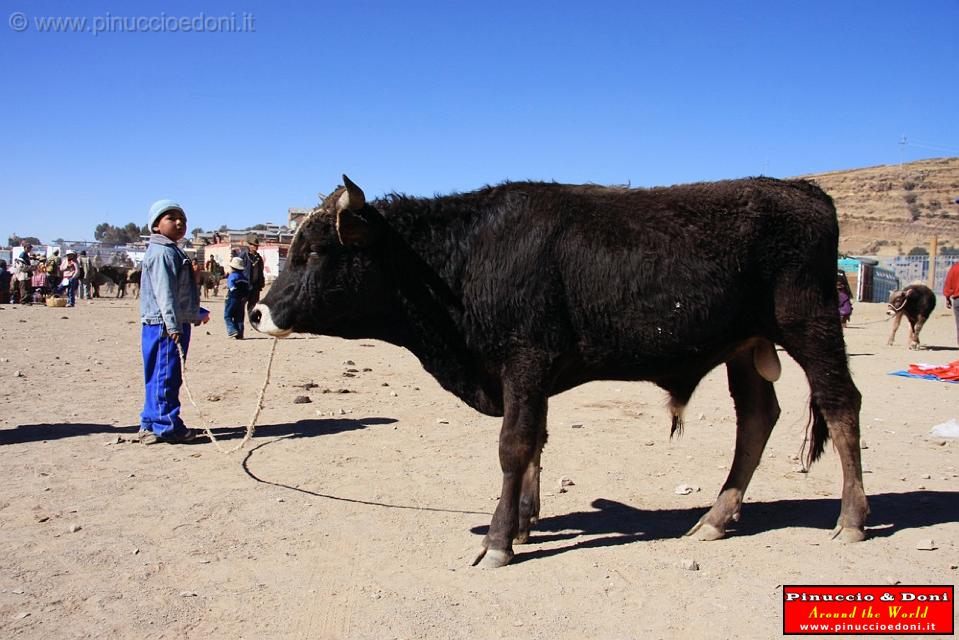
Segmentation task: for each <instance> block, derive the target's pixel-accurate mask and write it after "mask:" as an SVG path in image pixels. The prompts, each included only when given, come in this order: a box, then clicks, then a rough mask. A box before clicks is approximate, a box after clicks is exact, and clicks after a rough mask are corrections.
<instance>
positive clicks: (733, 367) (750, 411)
mask: <svg viewBox="0 0 959 640" xmlns="http://www.w3.org/2000/svg"><path fill="white" fill-rule="evenodd" d="M726 375H727V379H728V382H729V393H730V395H731V396H732V398H733V402H734V404H735V406H736V452H735V454H734V455H733V464H732V467H731V468H730V469H729V476H728V477H727V478H726V483H725V484H724V485H723V488H722V490H721V491H720V493H719V496H718V497H717V498H716V502H715V503H714V504H713V506H712V508H711V509H710V510H709V511H708V512H707V513H706V514H705V515H703V517H702V518H700V519H699V522H697V523H696V524H695V525H694V526H693V528H692V529H690V530H689V531H688V532H687V533H686V535H687V536H691V535H693V534H696V536H697V537H698V538H699V539H700V540H718V539H720V538H723V537H725V535H726V526H727V525H728V524H729V523H730V522H736V521H738V520H739V513H740V509H741V508H742V504H743V495H744V494H745V493H746V488H747V487H748V486H749V481H750V480H751V479H752V477H753V473H754V472H755V471H756V467H757V466H758V465H759V461H760V459H761V458H762V454H763V450H764V449H765V448H766V442H767V441H768V440H769V434H770V433H772V429H773V426H775V424H776V421H777V420H778V419H779V413H780V409H779V402H778V401H777V400H776V391H775V389H774V388H773V383H772V382H769V381H767V380H765V379H764V378H763V377H762V376H761V375H760V374H759V373H758V372H757V370H756V368H755V367H754V365H753V358H752V352H749V353H745V354H739V355H737V356H735V357H733V358H732V359H730V360H729V361H728V362H727V363H726Z"/></svg>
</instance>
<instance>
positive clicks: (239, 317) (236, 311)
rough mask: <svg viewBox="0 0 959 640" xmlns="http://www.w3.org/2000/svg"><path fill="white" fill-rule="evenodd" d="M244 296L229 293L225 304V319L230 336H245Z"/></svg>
mask: <svg viewBox="0 0 959 640" xmlns="http://www.w3.org/2000/svg"><path fill="white" fill-rule="evenodd" d="M243 311H244V308H243V298H239V297H236V296H231V295H230V294H227V296H226V304H225V305H224V306H223V321H224V322H225V323H226V333H227V335H228V336H239V337H240V338H242V337H243Z"/></svg>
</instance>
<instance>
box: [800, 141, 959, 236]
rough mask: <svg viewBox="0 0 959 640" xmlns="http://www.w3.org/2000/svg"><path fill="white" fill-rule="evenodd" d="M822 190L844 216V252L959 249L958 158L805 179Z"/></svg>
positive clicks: (841, 226)
mask: <svg viewBox="0 0 959 640" xmlns="http://www.w3.org/2000/svg"><path fill="white" fill-rule="evenodd" d="M801 177H803V178H806V179H808V180H811V181H813V182H815V183H816V184H818V185H819V186H820V187H822V188H823V189H824V190H825V191H826V192H827V193H828V194H829V195H830V196H832V198H833V200H834V201H835V203H836V209H837V211H838V213H839V249H840V251H843V252H846V253H850V254H875V255H897V254H905V253H908V252H909V251H910V249H912V248H913V247H916V246H919V247H924V248H928V247H929V243H930V241H931V240H932V238H933V236H935V235H938V236H939V246H940V247H943V246H959V205H957V204H956V202H955V201H956V198H959V158H934V159H931V160H920V161H918V162H910V163H907V164H903V165H902V166H900V165H898V164H896V165H883V166H878V167H868V168H865V169H849V170H846V171H830V172H828V173H816V174H810V175H806V176H801Z"/></svg>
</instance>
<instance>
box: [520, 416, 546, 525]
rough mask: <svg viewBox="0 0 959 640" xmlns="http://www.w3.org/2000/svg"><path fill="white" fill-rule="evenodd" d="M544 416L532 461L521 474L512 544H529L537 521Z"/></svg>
mask: <svg viewBox="0 0 959 640" xmlns="http://www.w3.org/2000/svg"><path fill="white" fill-rule="evenodd" d="M545 423H546V416H545V415H544V416H543V426H542V428H541V430H540V433H541V435H542V437H541V438H540V441H539V442H538V443H537V445H536V453H535V455H533V460H532V461H531V462H530V463H529V466H528V467H527V468H526V473H525V474H523V488H522V489H521V491H520V496H519V530H518V531H517V532H516V538H515V539H514V542H516V544H526V543H527V542H529V530H530V527H531V526H532V525H534V524H536V523H537V522H538V521H539V487H540V483H539V475H540V471H541V467H540V458H541V456H542V453H543V444H544V443H545V441H546V424H545Z"/></svg>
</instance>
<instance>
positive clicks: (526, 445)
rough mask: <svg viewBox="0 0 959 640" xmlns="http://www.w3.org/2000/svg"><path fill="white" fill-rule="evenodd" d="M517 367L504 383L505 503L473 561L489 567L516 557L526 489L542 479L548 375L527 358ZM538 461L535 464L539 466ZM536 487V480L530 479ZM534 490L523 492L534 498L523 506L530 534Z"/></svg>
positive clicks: (501, 444) (502, 447) (502, 448)
mask: <svg viewBox="0 0 959 640" xmlns="http://www.w3.org/2000/svg"><path fill="white" fill-rule="evenodd" d="M516 369H517V371H515V372H511V373H510V374H508V375H507V376H506V380H505V381H504V383H503V402H504V409H505V412H504V415H503V426H502V428H501V429H500V434H499V462H500V467H501V468H502V470H503V488H502V492H501V493H500V499H499V504H497V505H496V511H494V512H493V520H492V522H490V527H489V532H488V533H487V534H486V537H485V538H484V539H483V549H482V551H481V552H480V553H479V555H478V556H477V557H476V559H475V560H474V561H473V564H474V565H475V564H479V565H480V566H481V567H484V568H495V567H502V566H504V565H506V564H508V563H509V561H510V560H512V558H513V546H512V543H513V539H514V538H516V537H517V536H518V535H519V534H520V523H521V521H520V515H521V507H520V503H521V498H520V496H521V494H523V487H524V479H526V478H527V477H529V479H530V481H531V482H532V481H533V480H536V483H537V486H538V480H539V472H538V468H539V452H540V450H541V449H542V445H543V443H544V442H545V437H546V436H545V433H544V430H545V427H546V396H545V395H544V393H543V391H542V389H543V386H544V384H543V380H544V376H542V375H540V374H538V368H537V367H536V365H535V363H533V362H530V361H528V360H524V361H523V362H521V363H520V364H519V366H517V367H516ZM534 463H535V466H534ZM529 486H530V488H531V487H532V484H530V485H529ZM538 493H539V492H538V490H537V491H536V494H535V496H536V500H535V502H533V498H534V494H533V493H532V491H530V492H529V493H528V494H523V496H524V497H526V498H529V500H530V502H529V504H528V505H527V506H526V507H525V508H524V509H523V512H524V513H525V514H526V518H527V520H526V525H525V530H526V535H527V536H528V532H529V520H531V519H532V514H533V507H534V505H535V506H538Z"/></svg>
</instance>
